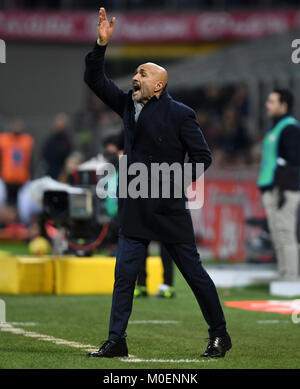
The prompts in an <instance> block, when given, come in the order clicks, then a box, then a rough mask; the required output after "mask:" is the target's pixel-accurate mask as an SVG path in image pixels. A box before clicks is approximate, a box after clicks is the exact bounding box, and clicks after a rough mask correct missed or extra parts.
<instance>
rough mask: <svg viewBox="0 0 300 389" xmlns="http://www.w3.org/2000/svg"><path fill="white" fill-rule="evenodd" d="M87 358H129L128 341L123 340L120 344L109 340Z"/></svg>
mask: <svg viewBox="0 0 300 389" xmlns="http://www.w3.org/2000/svg"><path fill="white" fill-rule="evenodd" d="M87 357H93V358H113V357H128V349H127V344H126V340H125V339H124V340H123V339H122V340H120V341H118V342H116V341H114V340H107V341H106V342H105V343H104V344H103V345H102V346H101V347H100V348H99V350H98V351H93V352H91V353H88V354H87Z"/></svg>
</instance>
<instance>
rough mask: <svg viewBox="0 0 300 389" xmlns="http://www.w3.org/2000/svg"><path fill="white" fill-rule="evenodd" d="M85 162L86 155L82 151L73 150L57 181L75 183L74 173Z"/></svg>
mask: <svg viewBox="0 0 300 389" xmlns="http://www.w3.org/2000/svg"><path fill="white" fill-rule="evenodd" d="M83 162H84V155H83V154H82V153H81V152H80V151H73V152H72V153H71V154H70V155H69V156H68V157H67V159H66V161H65V165H64V168H63V170H62V172H61V173H60V175H59V177H58V179H57V181H59V182H63V183H65V184H73V183H74V177H73V174H74V172H75V170H76V169H77V167H78V166H79V165H80V164H81V163H83Z"/></svg>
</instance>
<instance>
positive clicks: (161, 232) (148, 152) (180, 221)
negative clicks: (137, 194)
mask: <svg viewBox="0 0 300 389" xmlns="http://www.w3.org/2000/svg"><path fill="white" fill-rule="evenodd" d="M105 50H106V47H105V46H98V45H95V47H94V50H93V51H92V52H91V53H89V54H88V55H87V57H86V71H85V82H86V83H87V84H88V85H89V87H90V88H91V89H92V90H93V91H94V93H95V94H96V95H97V96H98V97H99V98H100V99H101V100H102V101H103V102H104V103H105V104H107V105H108V106H109V107H110V108H111V109H113V110H114V111H115V112H117V113H118V114H119V115H120V116H121V117H122V118H123V121H124V130H125V131H124V132H125V139H124V154H125V155H126V156H127V158H128V166H129V165H130V164H131V163H133V162H142V163H144V164H146V165H147V166H150V164H151V163H152V162H157V163H162V162H167V163H168V164H172V163H173V162H179V163H180V164H181V165H182V167H183V164H184V160H185V155H186V153H188V156H189V161H188V162H192V163H193V167H194V168H195V164H196V163H203V164H204V168H205V169H207V168H208V166H209V165H210V163H211V153H210V150H209V148H208V146H207V143H206V141H205V139H204V137H203V134H202V132H201V130H200V128H199V124H198V122H197V120H196V116H195V113H194V111H193V110H192V109H191V108H189V107H187V106H185V105H184V104H182V103H179V102H177V101H175V100H173V99H172V98H171V96H170V95H169V94H168V92H167V90H166V89H165V90H164V92H163V93H162V95H161V96H160V98H159V99H157V98H156V97H153V98H152V99H151V100H150V101H149V102H148V103H147V104H146V105H145V106H144V108H143V110H142V112H141V113H140V116H139V119H138V121H137V123H135V120H134V112H135V109H134V103H133V101H132V90H130V91H129V92H128V93H125V92H124V91H122V90H121V89H119V88H118V87H117V86H116V85H115V84H114V82H113V81H111V80H109V79H108V78H107V77H106V76H105V73H104V54H105ZM194 178H195V177H194ZM185 204H186V198H184V197H183V198H180V199H175V198H171V199H162V198H159V199H151V198H146V199H145V198H137V199H132V198H130V197H128V198H126V199H119V223H120V227H121V230H122V232H123V234H124V235H127V236H131V237H138V238H143V239H149V240H158V241H163V242H169V243H192V242H194V231H193V225H192V220H191V215H190V211H189V210H188V209H186V207H185Z"/></svg>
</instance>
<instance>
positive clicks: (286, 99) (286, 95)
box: [273, 88, 294, 113]
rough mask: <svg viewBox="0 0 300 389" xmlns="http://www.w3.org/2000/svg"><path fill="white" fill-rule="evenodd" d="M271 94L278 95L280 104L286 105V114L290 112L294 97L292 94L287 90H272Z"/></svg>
mask: <svg viewBox="0 0 300 389" xmlns="http://www.w3.org/2000/svg"><path fill="white" fill-rule="evenodd" d="M273 93H278V94H279V101H280V103H286V105H287V112H288V113H290V112H292V110H293V105H294V96H293V94H292V92H291V91H290V90H288V89H281V88H276V89H274V90H273Z"/></svg>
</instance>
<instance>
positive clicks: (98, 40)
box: [97, 38, 107, 46]
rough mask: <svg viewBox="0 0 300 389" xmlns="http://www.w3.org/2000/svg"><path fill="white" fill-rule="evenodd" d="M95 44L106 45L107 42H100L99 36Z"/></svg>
mask: <svg viewBox="0 0 300 389" xmlns="http://www.w3.org/2000/svg"><path fill="white" fill-rule="evenodd" d="M97 45H98V46H107V42H106V43H101V41H100V38H98V39H97Z"/></svg>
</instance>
